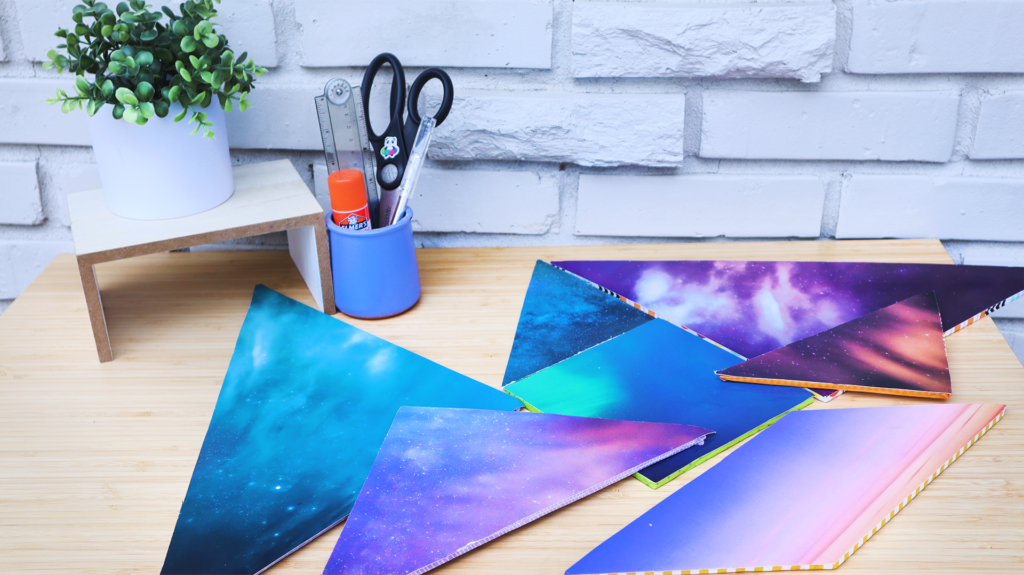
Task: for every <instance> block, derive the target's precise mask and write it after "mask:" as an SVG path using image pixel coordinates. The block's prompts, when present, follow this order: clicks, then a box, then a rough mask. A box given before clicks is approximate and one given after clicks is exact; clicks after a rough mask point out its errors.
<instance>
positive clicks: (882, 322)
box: [718, 292, 952, 397]
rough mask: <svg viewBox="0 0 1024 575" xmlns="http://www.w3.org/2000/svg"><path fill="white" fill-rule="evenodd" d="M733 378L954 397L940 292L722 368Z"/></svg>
mask: <svg viewBox="0 0 1024 575" xmlns="http://www.w3.org/2000/svg"><path fill="white" fill-rule="evenodd" d="M718 374H719V376H721V378H722V379H724V380H728V381H749V382H753V383H770V384H774V385H793V386H799V387H808V386H828V387H835V388H836V389H848V390H855V391H873V392H876V393H889V394H895V395H915V396H921V397H949V395H950V393H952V386H951V383H950V379H949V364H948V363H947V361H946V344H945V342H944V341H943V339H942V322H941V321H940V319H939V309H938V306H937V305H936V302H935V293H934V292H928V293H924V294H920V295H916V296H914V297H912V298H908V299H905V300H903V301H901V302H899V303H894V304H892V305H891V306H888V307H884V308H882V309H880V310H878V311H874V312H871V313H869V314H867V315H865V316H862V317H859V318H857V319H854V320H851V321H848V322H846V323H844V324H841V325H839V326H837V327H834V328H832V329H830V330H827V331H823V332H821V333H819V334H815V335H812V336H810V337H807V338H804V339H801V340H799V341H796V342H794V343H791V344H789V345H787V346H784V347H780V348H779V349H776V350H772V351H769V352H768V353H766V354H763V355H759V356H757V357H754V358H751V359H748V360H747V361H745V362H743V363H741V364H738V365H734V366H732V367H730V368H728V369H725V370H722V371H720V372H718Z"/></svg>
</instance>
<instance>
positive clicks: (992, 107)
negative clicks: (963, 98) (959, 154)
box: [971, 92, 1024, 160]
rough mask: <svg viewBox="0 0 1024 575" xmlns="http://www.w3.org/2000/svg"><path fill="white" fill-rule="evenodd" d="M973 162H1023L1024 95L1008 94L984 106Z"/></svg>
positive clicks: (987, 101)
mask: <svg viewBox="0 0 1024 575" xmlns="http://www.w3.org/2000/svg"><path fill="white" fill-rule="evenodd" d="M971 158H974V159H976V160H1001V159H1010V158H1024V92H1007V93H1003V94H996V95H993V96H989V97H986V98H984V99H983V100H982V102H981V112H980V114H979V116H978V127H977V129H976V130H975V133H974V149H973V150H972V151H971Z"/></svg>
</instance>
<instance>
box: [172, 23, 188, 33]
mask: <svg viewBox="0 0 1024 575" xmlns="http://www.w3.org/2000/svg"><path fill="white" fill-rule="evenodd" d="M171 32H174V34H175V35H176V36H188V26H185V22H184V21H182V20H175V21H174V23H173V24H171Z"/></svg>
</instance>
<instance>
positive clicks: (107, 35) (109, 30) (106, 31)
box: [100, 24, 114, 38]
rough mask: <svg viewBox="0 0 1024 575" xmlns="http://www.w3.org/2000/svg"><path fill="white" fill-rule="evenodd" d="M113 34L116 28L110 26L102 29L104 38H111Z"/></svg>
mask: <svg viewBox="0 0 1024 575" xmlns="http://www.w3.org/2000/svg"><path fill="white" fill-rule="evenodd" d="M113 33H114V27H113V26H110V25H109V24H108V25H106V26H104V27H102V28H100V34H102V35H103V37H104V38H110V36H111V34H113Z"/></svg>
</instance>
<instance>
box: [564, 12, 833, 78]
mask: <svg viewBox="0 0 1024 575" xmlns="http://www.w3.org/2000/svg"><path fill="white" fill-rule="evenodd" d="M835 15H836V9H835V6H834V5H833V4H832V3H831V2H819V3H816V4H793V5H790V4H777V5H771V4H750V5H746V6H743V5H710V6H708V5H697V4H647V3H643V4H636V3H629V4H620V3H614V2H575V3H574V4H573V12H572V68H573V75H574V76H576V77H577V78H591V77H649V78H664V77H692V76H719V77H725V78H797V79H799V80H802V81H804V82H817V81H818V80H820V79H821V74H822V73H824V72H829V71H831V70H832V56H833V51H834V50H833V48H834V45H835V36H836V23H835V19H836V18H835Z"/></svg>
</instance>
